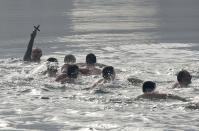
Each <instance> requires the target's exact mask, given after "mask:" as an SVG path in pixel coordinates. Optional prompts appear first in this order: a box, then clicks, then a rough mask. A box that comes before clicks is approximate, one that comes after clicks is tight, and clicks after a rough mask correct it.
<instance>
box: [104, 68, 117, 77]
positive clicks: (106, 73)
mask: <svg viewBox="0 0 199 131" xmlns="http://www.w3.org/2000/svg"><path fill="white" fill-rule="evenodd" d="M114 72H115V71H114V68H113V67H112V66H106V67H104V68H103V70H102V76H103V78H105V79H110V78H111V76H112V75H113V74H114Z"/></svg>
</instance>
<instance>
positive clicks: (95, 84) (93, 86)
mask: <svg viewBox="0 0 199 131" xmlns="http://www.w3.org/2000/svg"><path fill="white" fill-rule="evenodd" d="M102 81H103V79H100V80H99V81H97V82H96V83H94V84H93V85H92V86H91V88H95V87H96V86H97V85H98V84H99V83H101V82H102Z"/></svg>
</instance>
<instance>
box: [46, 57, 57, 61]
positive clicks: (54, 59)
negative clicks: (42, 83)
mask: <svg viewBox="0 0 199 131" xmlns="http://www.w3.org/2000/svg"><path fill="white" fill-rule="evenodd" d="M47 61H48V62H58V60H57V59H56V58H54V57H50V58H48V59H47Z"/></svg>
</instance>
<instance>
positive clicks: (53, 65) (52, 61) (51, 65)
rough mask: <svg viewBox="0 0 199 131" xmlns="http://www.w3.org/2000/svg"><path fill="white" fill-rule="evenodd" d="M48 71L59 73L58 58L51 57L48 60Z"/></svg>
mask: <svg viewBox="0 0 199 131" xmlns="http://www.w3.org/2000/svg"><path fill="white" fill-rule="evenodd" d="M46 66H47V70H48V71H54V72H57V69H58V60H57V59H56V58H53V57H50V58H48V59H47V63H46Z"/></svg>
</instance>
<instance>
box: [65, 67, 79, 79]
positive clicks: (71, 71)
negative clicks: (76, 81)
mask: <svg viewBox="0 0 199 131" xmlns="http://www.w3.org/2000/svg"><path fill="white" fill-rule="evenodd" d="M78 74H79V67H78V66H77V65H69V66H68V69H67V76H68V77H69V78H77V76H78Z"/></svg>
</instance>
